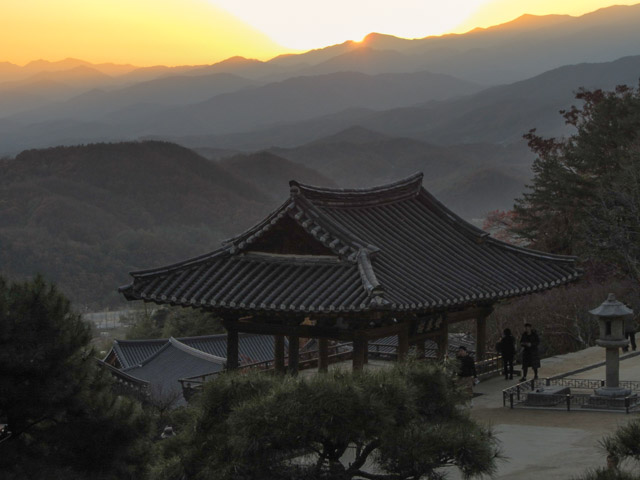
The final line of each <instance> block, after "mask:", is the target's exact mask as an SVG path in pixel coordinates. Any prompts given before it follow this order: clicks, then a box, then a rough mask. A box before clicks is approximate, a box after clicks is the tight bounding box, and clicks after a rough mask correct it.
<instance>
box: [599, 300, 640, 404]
mask: <svg viewBox="0 0 640 480" xmlns="http://www.w3.org/2000/svg"><path fill="white" fill-rule="evenodd" d="M589 313H591V314H593V315H595V316H596V317H598V324H599V327H600V338H599V339H598V340H596V344H598V345H600V346H601V347H604V348H606V349H607V358H606V361H607V363H606V376H607V378H606V384H605V386H604V387H602V388H598V389H596V391H595V393H596V395H598V396H604V397H626V396H628V395H630V394H631V390H629V389H626V388H621V387H620V348H621V347H626V346H627V344H628V342H629V341H628V340H627V339H626V338H625V335H624V321H625V319H626V318H629V317H630V316H631V315H633V310H631V309H630V308H628V307H627V306H625V305H624V304H623V303H622V302H619V301H618V300H616V297H615V295H614V294H613V293H610V294H609V296H608V298H607V299H606V300H605V301H604V302H603V303H602V305H600V306H599V307H598V308H595V309H593V310H591V311H590V312H589Z"/></svg>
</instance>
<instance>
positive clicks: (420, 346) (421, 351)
mask: <svg viewBox="0 0 640 480" xmlns="http://www.w3.org/2000/svg"><path fill="white" fill-rule="evenodd" d="M425 341H426V340H419V341H417V342H416V356H417V357H418V359H419V360H422V359H423V358H424V357H425Z"/></svg>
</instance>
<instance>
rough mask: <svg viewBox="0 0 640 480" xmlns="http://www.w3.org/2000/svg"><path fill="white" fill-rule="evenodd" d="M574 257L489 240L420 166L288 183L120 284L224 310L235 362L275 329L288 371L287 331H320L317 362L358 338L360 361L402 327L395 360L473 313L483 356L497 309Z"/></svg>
mask: <svg viewBox="0 0 640 480" xmlns="http://www.w3.org/2000/svg"><path fill="white" fill-rule="evenodd" d="M575 260H576V259H575V258H574V257H567V256H558V255H550V254H546V253H542V252H537V251H533V250H528V249H524V248H520V247H515V246H512V245H508V244H506V243H503V242H500V241H498V240H495V239H493V238H491V237H490V236H489V235H488V234H487V233H486V232H484V231H482V230H480V229H478V228H476V227H474V226H472V225H471V224H469V223H467V222H466V221H464V220H462V219H461V218H460V217H458V216H457V215H455V214H454V213H453V212H451V211H450V210H448V209H447V208H446V207H445V206H443V205H442V204H441V203H440V202H439V201H438V200H436V199H435V198H434V197H433V196H432V195H431V194H429V193H428V192H427V191H426V190H425V189H424V188H422V174H416V175H414V176H412V177H409V178H407V179H404V180H402V181H399V182H396V183H392V184H389V185H384V186H380V187H374V188H369V189H342V190H340V189H326V188H319V187H312V186H308V185H302V184H299V183H297V182H295V181H292V182H290V195H289V198H288V199H287V200H286V201H285V202H284V203H283V204H282V205H281V206H280V207H279V208H278V209H277V210H275V211H274V212H273V213H272V214H271V215H269V216H268V217H267V218H265V219H264V220H263V221H262V222H260V223H258V224H257V225H255V226H254V227H253V228H251V229H249V230H247V231H246V232H245V233H243V234H241V235H239V236H237V237H235V238H232V239H230V240H228V241H227V242H225V243H224V244H223V246H222V247H221V248H219V249H218V250H215V251H214V252H212V253H209V254H206V255H203V256H200V257H196V258H193V259H190V260H186V261H183V262H180V263H177V264H174V265H169V266H166V267H161V268H156V269H152V270H145V271H140V272H133V273H132V274H131V275H132V277H133V282H132V283H131V284H129V285H127V286H125V287H122V288H121V289H120V291H121V292H122V293H123V294H124V295H125V297H126V298H127V299H129V300H144V301H147V302H155V303H160V304H171V305H182V306H190V307H195V308H201V309H205V310H209V311H213V312H215V313H217V314H218V315H220V316H221V317H223V319H224V323H225V327H226V328H227V330H228V332H229V366H230V367H231V368H233V367H235V366H236V365H237V360H236V357H237V343H236V342H237V332H253V333H261V334H272V335H276V347H275V348H276V351H275V359H276V364H279V365H280V366H281V367H282V366H283V363H282V357H283V353H282V350H283V348H284V347H283V341H282V338H283V336H284V335H286V336H288V337H289V338H290V341H289V349H290V352H289V353H290V358H292V359H293V358H295V355H296V354H297V350H296V349H297V348H298V347H297V344H298V342H293V341H291V339H295V338H297V337H307V338H319V339H320V340H321V341H320V353H321V361H320V366H321V368H323V367H326V365H323V360H322V353H323V350H324V349H325V348H326V347H323V344H324V345H326V340H327V339H337V340H346V341H353V342H354V367H355V368H360V367H361V365H362V363H363V362H364V361H366V350H367V349H366V342H367V341H368V340H372V339H375V338H383V337H387V336H389V335H397V336H398V349H399V354H400V356H402V355H403V354H404V353H405V352H406V350H407V348H408V346H409V344H415V345H416V346H417V347H418V349H419V350H420V348H421V347H422V348H423V347H424V340H426V339H427V338H434V339H436V340H437V341H439V342H440V343H441V344H444V345H443V346H442V348H443V350H444V349H446V338H447V332H448V325H449V324H450V323H452V322H455V321H460V320H466V319H471V318H475V319H476V320H477V324H478V333H477V341H478V348H477V355H478V356H479V357H481V356H482V355H483V352H484V343H485V335H484V319H485V318H486V316H487V315H488V314H489V313H490V311H491V308H492V305H493V304H494V303H495V302H497V301H499V300H502V299H506V298H511V297H516V296H519V295H526V294H529V293H533V292H539V291H543V290H546V289H549V288H552V287H555V286H558V285H562V284H566V283H568V282H571V281H574V280H576V279H577V278H578V277H579V271H578V270H577V268H576V266H575ZM292 349H293V351H292ZM289 364H290V366H291V367H292V368H293V369H295V367H296V365H295V361H292V360H290V362H289ZM292 364H293V365H292Z"/></svg>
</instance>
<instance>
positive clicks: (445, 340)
mask: <svg viewBox="0 0 640 480" xmlns="http://www.w3.org/2000/svg"><path fill="white" fill-rule="evenodd" d="M436 343H437V344H438V360H444V359H445V358H446V356H447V353H448V352H449V322H447V320H444V321H443V322H442V326H441V327H440V334H439V335H438V338H437V339H436Z"/></svg>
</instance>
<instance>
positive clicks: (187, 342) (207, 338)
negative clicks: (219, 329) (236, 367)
mask: <svg viewBox="0 0 640 480" xmlns="http://www.w3.org/2000/svg"><path fill="white" fill-rule="evenodd" d="M238 340H239V345H238V350H239V363H240V365H241V366H245V365H252V364H258V363H261V362H272V360H273V353H274V339H273V336H265V335H255V334H240V335H239V338H238ZM226 355H227V335H226V334H220V335H204V336H198V337H182V338H173V337H172V338H164V339H152V340H115V341H114V342H113V346H112V347H111V350H110V351H109V353H107V355H106V357H105V358H104V360H102V362H103V363H104V364H106V365H108V366H110V367H112V368H109V370H110V371H111V373H112V374H113V375H114V376H115V377H116V378H118V379H121V380H122V381H124V382H125V383H126V384H128V385H130V386H138V387H142V388H144V390H145V391H146V392H147V394H149V395H152V396H153V397H154V400H155V401H166V400H172V401H174V402H175V404H176V405H181V404H183V403H184V401H185V399H184V397H183V390H182V386H181V383H180V380H182V379H185V378H190V377H198V376H202V375H211V374H215V373H217V372H220V371H222V370H223V369H224V368H225V366H226V363H227V359H226Z"/></svg>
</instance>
